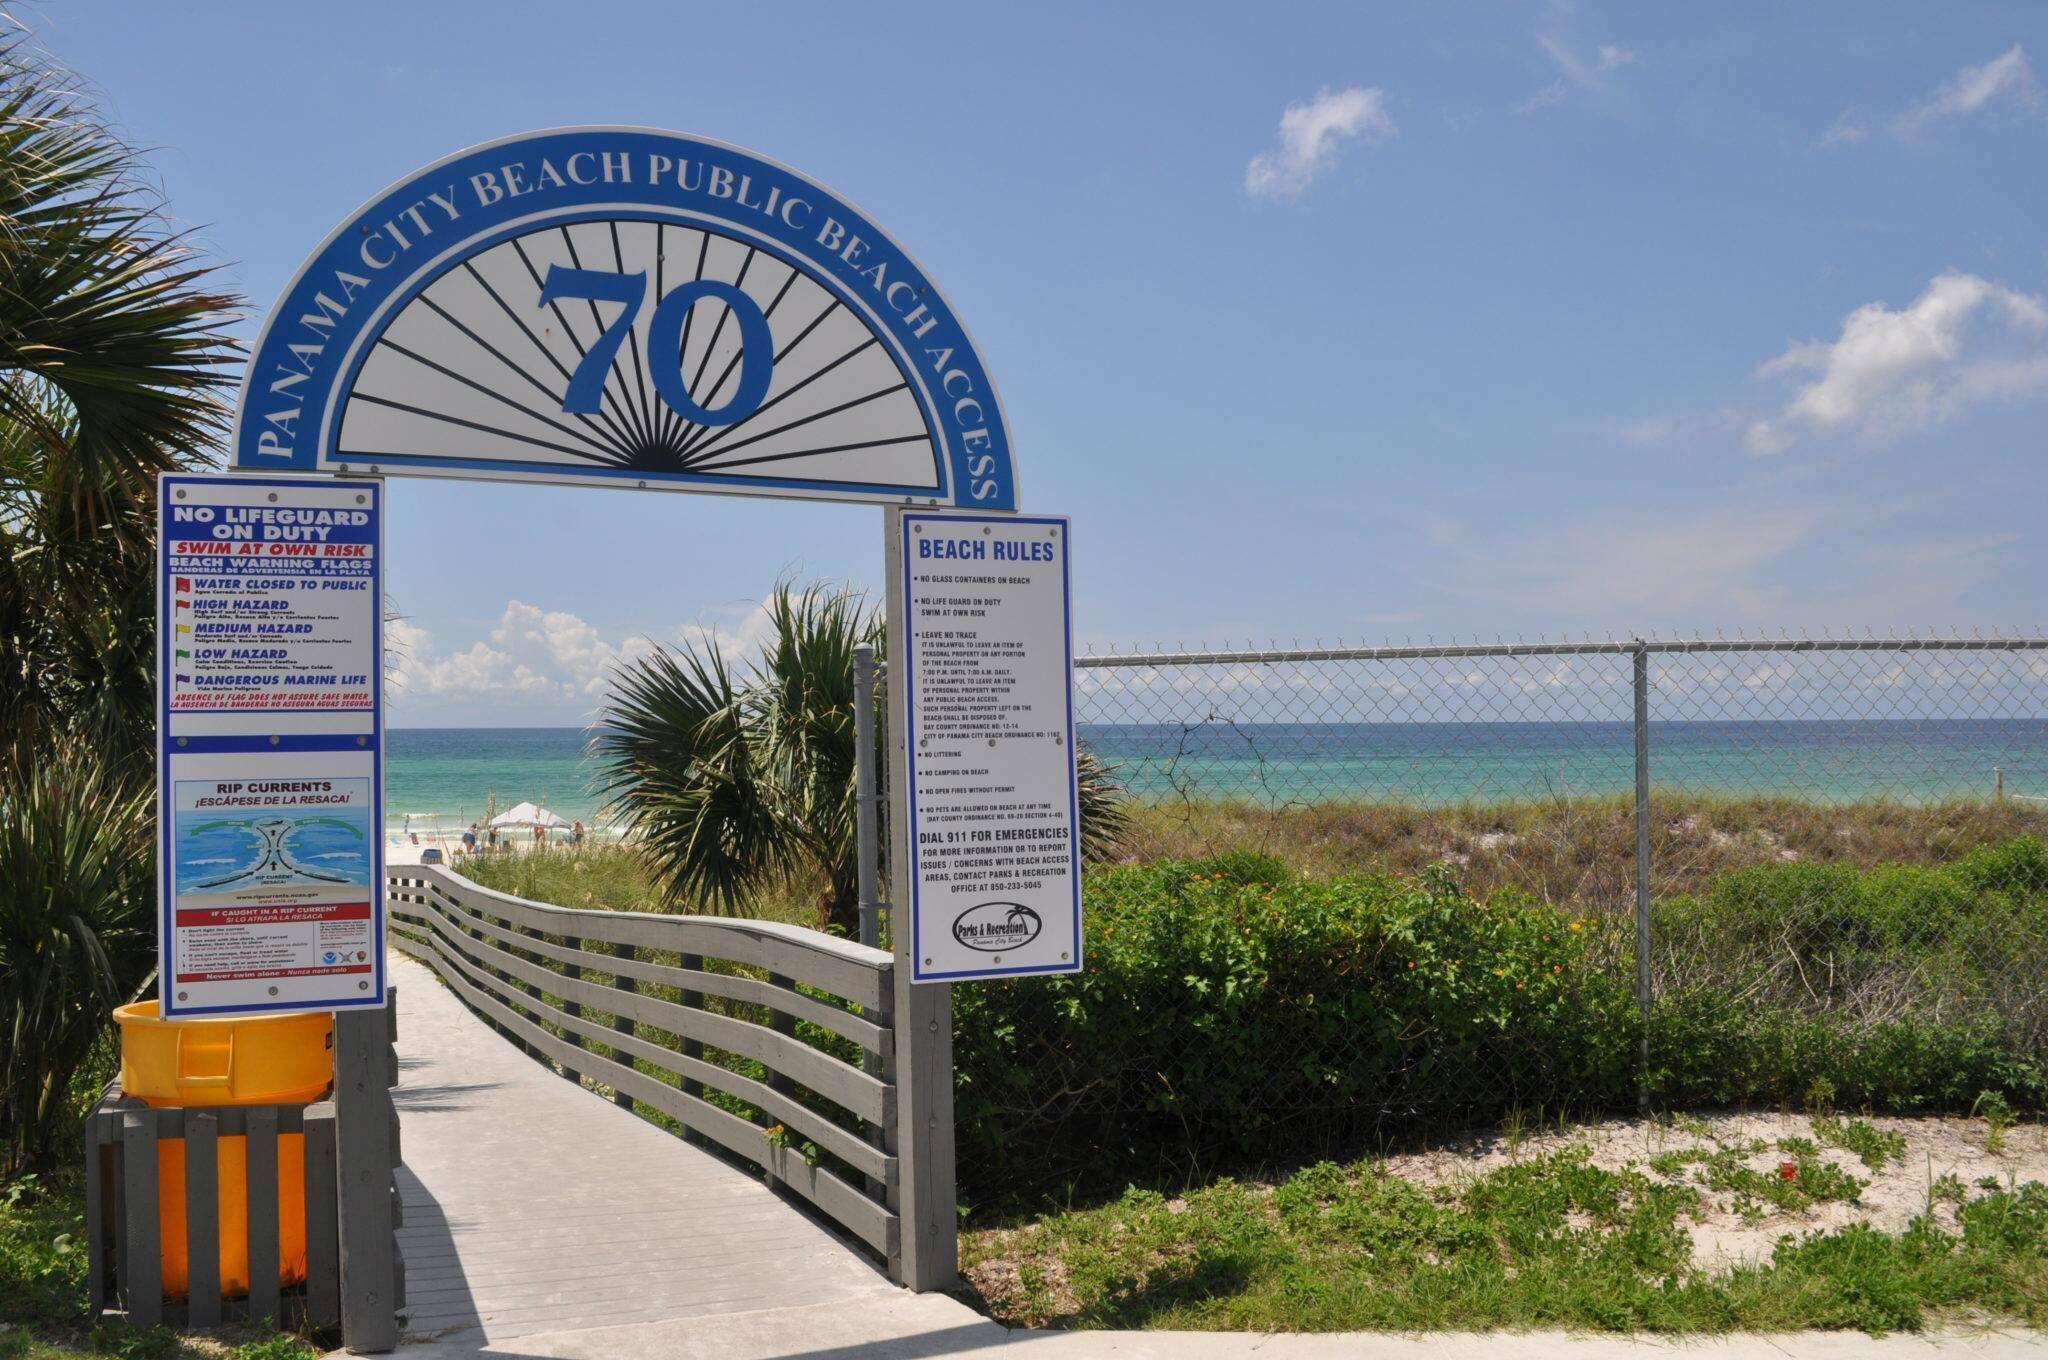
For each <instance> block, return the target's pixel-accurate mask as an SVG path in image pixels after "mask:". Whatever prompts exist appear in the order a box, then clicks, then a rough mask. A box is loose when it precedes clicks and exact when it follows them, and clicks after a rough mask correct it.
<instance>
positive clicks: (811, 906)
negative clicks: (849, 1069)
mask: <svg viewBox="0 0 2048 1360" xmlns="http://www.w3.org/2000/svg"><path fill="white" fill-rule="evenodd" d="M450 867H451V868H453V869H454V870H455V872H457V873H459V874H461V875H463V876H464V877H465V878H469V879H471V880H473V881H475V882H477V883H480V884H482V885H483V886H484V887H486V888H495V889H497V890H498V891H499V892H505V893H511V894H512V895H513V896H515V897H524V898H526V899H528V900H529V901H534V902H548V903H552V904H553V905H555V906H558V907H590V908H595V909H598V910H603V911H645V912H657V913H662V914H667V915H689V914H691V913H692V912H693V911H696V910H700V908H694V907H691V906H689V905H687V904H679V903H675V902H672V901H670V900H669V899H668V898H667V896H666V895H665V894H664V893H663V892H662V890H661V888H660V886H659V885H658V884H656V883H655V881H654V876H653V875H652V874H650V873H649V872H648V871H647V867H646V865H645V864H644V863H643V862H642V861H641V859H640V856H639V855H638V854H637V853H636V852H635V851H634V849H633V847H632V846H630V845H622V844H620V843H618V842H616V841H601V842H595V843H589V844H585V845H583V846H580V847H576V848H573V849H571V848H569V847H566V846H565V847H552V846H551V847H548V848H545V849H540V850H533V851H528V852H522V853H517V854H510V853H498V854H487V855H471V856H467V857H465V858H462V859H460V860H458V861H456V863H454V864H453V865H451V866H450ZM823 892H824V883H823V880H818V881H816V882H812V881H809V880H803V879H793V880H785V881H782V882H778V883H775V884H773V885H771V886H770V887H768V888H766V889H763V890H762V891H759V892H756V893H753V894H751V895H750V896H749V897H747V898H746V899H745V900H744V902H743V903H742V904H741V911H740V913H739V914H740V915H743V916H748V917H752V918H755V919H758V920H764V921H787V922H790V923H792V924H795V925H800V926H812V927H815V926H816V925H817V924H818V903H819V900H820V898H821V896H822V894H823Z"/></svg>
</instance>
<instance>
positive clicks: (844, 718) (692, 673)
mask: <svg viewBox="0 0 2048 1360" xmlns="http://www.w3.org/2000/svg"><path fill="white" fill-rule="evenodd" d="M765 608H766V610H767V614H768V621H769V634H768V638H767V641H766V642H765V643H763V644H762V647H761V651H760V655H759V656H758V657H757V658H756V659H755V660H754V661H752V662H751V663H750V664H749V665H748V666H747V668H746V670H745V672H744V673H739V672H736V671H735V669H734V668H733V666H732V665H731V664H730V663H728V661H727V660H726V657H725V653H724V649H723V648H721V647H720V646H719V645H718V643H717V641H716V640H715V639H713V640H707V641H704V642H702V643H691V644H687V645H685V646H684V647H683V648H681V649H680V650H670V649H668V648H657V649H656V650H655V651H654V652H652V653H650V654H649V655H648V656H646V657H644V658H642V659H640V660H639V661H636V662H633V663H631V664H629V665H627V666H624V667H622V668H621V669H620V670H619V671H618V672H617V673H616V674H615V675H614V676H613V679H612V686H611V691H610V693H609V694H608V695H607V696H606V701H605V710H604V714H603V716H602V717H601V719H600V720H599V723H598V726H597V728H596V732H595V735H594V736H593V738H592V748H593V752H594V754H595V755H596V757H597V760H598V764H599V769H600V775H599V779H600V782H601V784H602V786H603V788H604V790H605V792H606V793H607V794H608V795H609V796H610V802H611V808H612V810H614V811H616V812H617V813H619V814H620V815H621V816H622V817H623V819H624V821H625V823H626V826H627V828H628V829H629V830H630V831H631V832H633V833H635V834H636V836H637V837H638V842H639V845H640V847H641V852H642V854H644V855H645V856H646V858H647V860H648V864H649V867H650V868H651V869H652V870H653V871H654V874H655V877H656V879H657V880H658V881H659V882H660V883H661V885H662V887H663V890H664V891H665V892H666V893H667V894H668V896H669V898H670V900H671V901H673V902H676V903H679V904H687V905H690V906H692V907H696V908H699V909H703V908H709V909H712V910H716V911H723V912H735V911H739V910H741V909H742V907H743V904H744V902H745V900H746V899H747V898H748V897H749V896H750V895H751V894H753V893H755V892H757V891H759V890H761V889H763V888H765V887H767V886H769V885H771V884H774V883H777V882H786V881H789V880H790V879H792V878H795V877H799V876H802V875H805V874H812V875H815V876H817V877H818V878H820V879H822V880H823V882H824V887H823V889H822V891H821V892H820V893H819V897H818V913H817V914H818V921H819V925H820V927H821V928H823V929H830V930H836V931H839V932H841V933H845V934H853V933H855V932H856V931H857V929H858V927H859V884H858V881H857V868H858V859H857V848H856V845H855V836H854V831H855V789H854V773H855V769H854V767H855V753H856V751H857V749H858V748H857V746H856V742H855V736H854V680H853V654H854V649H855V648H856V647H859V646H862V645H866V646H870V647H873V648H875V649H876V650H877V651H880V650H881V643H882V625H881V620H880V619H879V618H878V617H877V615H876V613H875V611H874V610H873V608H871V607H870V606H869V604H868V602H867V600H866V599H865V597H863V596H861V595H858V594H856V593H854V592H851V591H847V590H843V589H833V588H829V587H826V586H822V585H815V584H814V585H811V586H809V587H807V588H805V589H803V590H797V589H795V588H793V587H791V586H789V585H787V584H784V585H778V586H777V587H776V589H775V590H774V591H773V592H772V593H771V594H770V595H769V597H768V601H767V604H766V606H765ZM876 727H877V757H878V761H879V756H880V752H881V750H883V749H886V747H885V743H883V742H882V740H881V733H880V728H881V723H880V722H879V721H878V722H877V724H876ZM1079 765H1080V771H1081V824H1082V847H1083V850H1084V852H1086V853H1089V854H1090V855H1091V856H1099V855H1105V854H1107V853H1109V852H1110V851H1111V850H1112V848H1113V847H1114V845H1115V843H1116V841H1117V840H1118V839H1119V837H1120V836H1121V835H1122V833H1123V828H1124V813H1123V811H1122V808H1121V806H1120V802H1119V798H1120V794H1119V790H1118V789H1117V787H1116V783H1115V781H1114V780H1113V779H1112V778H1111V777H1110V776H1109V774H1108V772H1107V771H1105V770H1104V769H1103V767H1102V765H1101V764H1100V762H1098V761H1097V760H1096V759H1095V757H1094V756H1093V755H1092V754H1090V753H1088V752H1086V751H1082V752H1080V761H1079Z"/></svg>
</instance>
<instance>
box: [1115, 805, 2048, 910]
mask: <svg viewBox="0 0 2048 1360" xmlns="http://www.w3.org/2000/svg"><path fill="white" fill-rule="evenodd" d="M1131 813H1132V817H1131V821H1132V827H1131V832H1130V835H1129V836H1128V837H1127V839H1126V842H1125V845H1124V849H1123V853H1122V855H1121V856H1120V857H1119V858H1120V859H1121V860H1122V861H1124V862H1127V863H1144V862H1147V861H1150V860H1155V859H1199V858H1203V857H1206V856H1210V855H1217V854H1223V853H1226V852H1231V851H1240V850H1248V851H1252V852H1255V853H1259V854H1267V855H1273V856H1275V857H1277V858H1279V859H1283V860H1285V861H1286V862H1287V863H1288V864H1289V865H1291V866H1293V867H1294V868H1295V869H1296V870H1298V871H1300V872H1301V873H1304V874H1307V875H1310V876H1312V877H1322V876H1327V875H1331V874H1345V873H1358V872H1362V871H1365V870H1372V869H1379V870H1386V871H1389V872H1393V873H1402V874H1419V873H1420V872H1422V870H1424V869H1426V868H1428V867H1429V866H1430V865H1432V864H1437V863H1444V864H1448V865H1449V866H1450V867H1451V868H1453V869H1454V870H1455V871H1456V872H1457V875H1458V879H1459V881H1460V882H1461V883H1462V884H1463V885H1464V887H1465V889H1466V890H1467V891H1468V892H1470V893H1472V894H1473V895H1475V896H1479V897H1485V896H1488V895H1490V894H1491V893H1492V892H1493V891H1494V890H1495V889H1497V888H1503V887H1511V888H1516V889H1519V890H1520V891H1522V892H1526V893H1529V894H1531V895H1532V896H1535V897H1536V898H1538V899H1540V900H1542V901H1545V902H1549V903H1553V904H1555V905H1558V906H1568V907H1577V908H1588V909H1597V908H1600V907H1610V908H1612V907H1615V906H1617V905H1624V906H1625V905H1627V904H1629V903H1631V902H1632V901H1633V895H1634V891H1635V805H1634V803H1633V802H1632V801H1631V800H1630V799H1628V798H1575V799H1555V800H1546V801H1541V802H1520V803H1493V804H1484V803H1471V804H1465V805H1462V806H1451V807H1418V806H1415V805H1411V804H1404V803H1316V804H1308V805H1300V806H1286V807H1277V808H1275V807H1264V806H1260V805H1257V804H1253V803H1243V802H1188V803H1183V802H1170V801H1148V802H1133V803H1132V805H1131ZM2025 835H2033V836H2048V803H2033V802H2025V801H2021V800H2017V799H2011V800H2005V801H1996V802H1994V801H1990V800H1985V799H1965V800H1957V801H1953V802H1944V803H1929V804H1924V805H1909V804H1904V803H1894V802H1882V801H1872V802H1858V803H1833V804H1830V803H1814V802H1806V801H1802V800H1799V799H1793V798H1725V797H1708V796H1702V795H1694V794H1666V793H1659V794H1657V795H1656V797H1655V800H1654V801H1653V802H1652V804H1651V820H1650V863H1651V870H1652V880H1651V884H1652V891H1653V892H1654V894H1655V895H1656V896H1657V897H1660V898H1662V897H1671V896H1677V895H1680V894H1698V893H1700V892H1702V891H1704V890H1705V889H1706V888H1707V887H1708V885H1709V884H1711V882H1712V881H1713V880H1714V879H1715V878H1716V877H1717V876H1718V875H1721V874H1724V873H1726V872H1728V871H1730V870H1733V869H1742V868H1750V867H1754V866H1757V865H1765V864H1783V863H1801V864H1837V865H1843V866H1846V867H1849V868H1856V869H1868V868H1872V867H1875V866H1876V865H1879V864H1938V863H1946V862H1947V861H1949V860H1952V859H1955V858H1957V857H1958V856H1960V855H1962V854H1964V853H1966V852H1967V851H1970V850H1973V849H1975V848H1977V847H1979V846H1983V845H1990V844H1993V843H1995V842H1999V841H2004V840H2009V839H2011V838H2013V837H2015V836H2025Z"/></svg>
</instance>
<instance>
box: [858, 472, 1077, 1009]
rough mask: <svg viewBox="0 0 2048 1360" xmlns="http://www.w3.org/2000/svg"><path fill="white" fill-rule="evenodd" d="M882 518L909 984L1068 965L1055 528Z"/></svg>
mask: <svg viewBox="0 0 2048 1360" xmlns="http://www.w3.org/2000/svg"><path fill="white" fill-rule="evenodd" d="M897 521H898V524H899V526H900V527H899V541H898V542H897V543H896V544H895V545H892V546H894V547H895V549H896V550H897V551H900V553H901V554H902V561H901V568H900V578H901V579H900V582H898V583H896V584H897V585H898V589H900V591H901V594H900V596H899V599H900V601H901V603H902V606H903V607H902V610H901V611H900V612H898V613H897V614H896V615H895V617H896V619H897V620H899V625H898V626H900V627H901V629H902V631H903V634H904V637H903V650H902V653H901V655H902V658H903V663H904V671H903V673H904V674H905V675H907V677H908V679H909V685H908V689H907V691H906V692H905V694H904V696H903V702H904V705H905V709H899V711H903V712H905V716H906V719H907V721H906V723H905V732H906V736H907V741H906V753H907V760H906V761H905V769H906V779H907V785H908V789H907V792H908V804H909V813H910V817H909V824H910V847H911V874H910V926H911V938H912V941H913V943H914V951H913V954H912V960H911V963H912V977H913V978H914V980H915V981H918V982H949V981H956V980H964V979H972V978H996V977H1024V976H1030V975H1035V974H1041V973H1073V972H1079V971H1080V968H1081V862H1080V846H1079V843H1078V837H1079V824H1080V806H1079V798H1078V790H1077V786H1076V781H1075V773H1074V712H1073V665H1074V662H1073V641H1072V623H1071V610H1070V608H1069V596H1070V574H1069V571H1068V547H1069V544H1068V524H1067V520H1066V519H1065V518H1064V517H1054V516H1045V515H962V514H945V513H939V512H932V513H925V512H921V511H904V512H902V513H901V514H900V515H898V516H897ZM906 710H907V711H906Z"/></svg>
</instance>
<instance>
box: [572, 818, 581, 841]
mask: <svg viewBox="0 0 2048 1360" xmlns="http://www.w3.org/2000/svg"><path fill="white" fill-rule="evenodd" d="M569 844H571V845H578V846H580V845H582V844H583V819H582V818H581V817H578V818H577V819H576V821H575V823H574V824H573V825H571V826H570V828H569Z"/></svg>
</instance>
